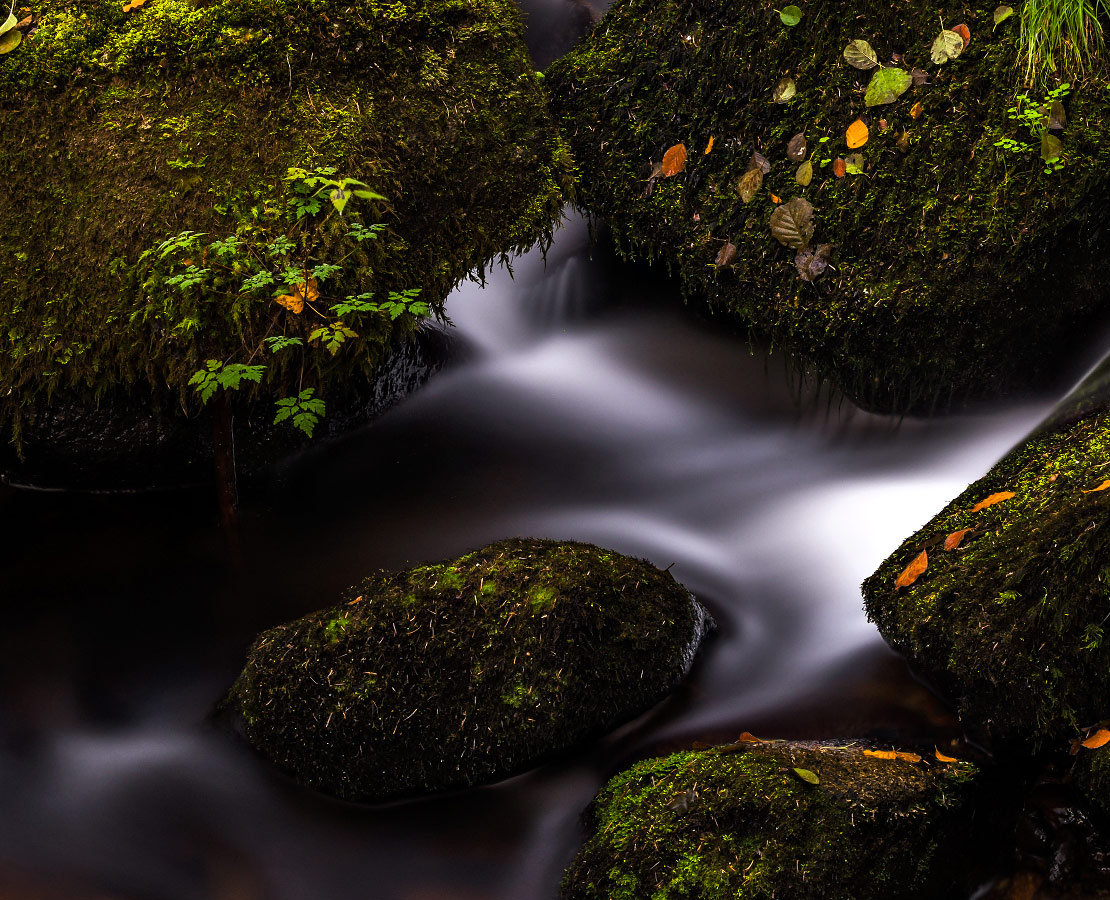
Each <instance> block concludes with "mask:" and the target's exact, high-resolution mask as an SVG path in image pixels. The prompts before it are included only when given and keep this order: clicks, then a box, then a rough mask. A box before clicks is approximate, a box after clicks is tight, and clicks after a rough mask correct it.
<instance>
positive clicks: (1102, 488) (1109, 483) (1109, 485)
mask: <svg viewBox="0 0 1110 900" xmlns="http://www.w3.org/2000/svg"><path fill="white" fill-rule="evenodd" d="M1108 488H1110V478H1107V479H1106V481H1104V482H1103V483H1102V484H1100V485H1099V486H1098V487H1097V488H1091V489H1090V490H1089V491H1084V492H1083V493H1084V494H1094V493H1096V492H1097V491H1105V490H1106V489H1108Z"/></svg>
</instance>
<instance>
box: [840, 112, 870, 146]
mask: <svg viewBox="0 0 1110 900" xmlns="http://www.w3.org/2000/svg"><path fill="white" fill-rule="evenodd" d="M846 136H847V138H848V149H849V150H856V149H858V148H859V147H862V146H863V145H864V144H866V143H867V139H868V138H869V137H871V132H870V131H869V130H868V128H867V123H866V122H864V121H863V119H856V121H854V122H853V123H852V124H851V125H849V126H848V133H847V135H846Z"/></svg>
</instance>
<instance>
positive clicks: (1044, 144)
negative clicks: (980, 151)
mask: <svg viewBox="0 0 1110 900" xmlns="http://www.w3.org/2000/svg"><path fill="white" fill-rule="evenodd" d="M1070 92H1071V85H1070V84H1068V83H1064V84H1061V85H1059V86H1058V87H1055V88H1053V89H1052V90H1051V91H1048V92H1047V93H1046V94H1045V96H1044V99H1043V100H1041V101H1037V100H1035V99H1034V98H1033V97H1031V96H1030V95H1029V94H1025V93H1021V94H1018V95H1017V97H1016V98H1015V102H1014V105H1013V106H1011V107H1010V108H1009V109H1008V110H1006V115H1007V117H1008V118H1009V119H1010V121H1012V122H1014V123H1016V124H1017V126H1018V127H1019V128H1021V129H1024V130H1025V131H1026V132H1027V133H1028V135H1029V138H1030V140H1028V141H1026V140H1020V139H1018V138H1013V137H1008V136H1006V135H1003V136H1000V137H999V139H998V140H997V141H995V142H994V146H996V147H998V148H999V149H1000V150H1005V151H1007V152H1009V153H1018V154H1026V153H1032V152H1034V151H1039V153H1040V157H1041V161H1042V162H1043V163H1044V174H1046V175H1051V174H1053V173H1055V172H1059V171H1060V170H1062V169H1063V168H1064V158H1063V153H1064V145H1063V143H1062V142H1061V141H1060V139H1059V138H1058V137H1056V135H1054V134H1053V133H1052V132H1053V131H1063V129H1064V126H1065V125H1066V124H1067V114H1066V113H1065V111H1064V103H1063V101H1064V98H1065V97H1067V95H1068V94H1069V93H1070Z"/></svg>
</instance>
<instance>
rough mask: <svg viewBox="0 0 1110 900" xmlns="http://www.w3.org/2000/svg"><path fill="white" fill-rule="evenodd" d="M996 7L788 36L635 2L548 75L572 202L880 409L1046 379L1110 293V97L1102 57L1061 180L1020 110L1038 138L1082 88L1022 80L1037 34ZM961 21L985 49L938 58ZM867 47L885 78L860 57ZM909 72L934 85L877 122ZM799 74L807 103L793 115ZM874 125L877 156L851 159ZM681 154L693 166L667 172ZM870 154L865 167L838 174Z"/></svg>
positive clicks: (934, 6)
mask: <svg viewBox="0 0 1110 900" xmlns="http://www.w3.org/2000/svg"><path fill="white" fill-rule="evenodd" d="M995 5H996V4H993V3H991V4H972V5H967V4H951V3H936V2H931V0H930V2H921V3H891V2H887V0H861V2H859V3H856V4H855V5H853V6H852V7H851V8H850V9H849V8H847V7H845V5H844V4H843V3H840V2H836V0H814V2H810V3H807V4H805V9H804V15H803V17H802V19H801V22H800V23H799V24H798V25H796V26H795V27H792V28H791V27H786V26H785V25H784V24H783V22H782V20H781V19H780V17H779V15H778V14H777V13H776V12H775V11H774V10H773V9H772V8H771V7H770V6H769V5H768V4H766V3H762V2H760V3H757V2H753V0H727V2H726V0H662V2H657V0H620V2H618V3H616V4H615V5H614V6H613V7H612V8H611V9H610V11H609V13H608V14H607V15H606V17H605V18H604V19H603V20H602V21H601V23H600V24H599V25H598V26H597V27H596V28H595V29H594V30H593V32H592V33H591V34H590V35H589V36H588V37H587V38H586V39H585V40H584V41H583V42H582V44H581V45H580V46H579V47H578V48H577V49H576V50H574V51H573V52H572V53H570V54H569V55H567V56H566V57H564V58H563V59H561V60H558V61H557V62H555V63H554V64H553V65H552V66H551V67H550V68H549V69H548V70H547V73H546V74H547V84H548V86H549V87H550V89H551V91H552V98H553V99H552V105H553V109H554V110H555V113H556V116H557V118H559V119H560V121H561V123H562V126H563V129H564V132H565V134H566V137H567V140H568V141H569V142H570V145H571V150H572V153H573V155H574V159H575V166H576V178H577V194H576V202H577V203H578V204H580V205H581V206H583V207H584V208H586V209H587V210H589V211H590V212H591V213H593V214H595V215H597V216H600V217H602V218H604V219H605V220H606V221H607V222H608V223H609V224H610V225H611V227H612V230H613V233H614V235H615V238H616V240H617V242H618V245H619V246H620V247H621V248H622V250H623V252H624V253H626V254H628V255H630V256H636V257H639V258H646V259H649V260H660V261H662V262H664V263H666V264H667V266H668V267H670V268H672V269H673V270H675V271H677V272H678V273H679V274H680V275H681V277H682V279H683V281H684V285H685V287H686V289H687V290H688V291H689V292H690V293H691V294H692V295H694V296H697V297H698V298H699V302H700V303H702V304H705V305H708V307H709V308H710V309H711V310H713V311H715V312H719V313H721V314H722V315H723V317H724V318H725V320H726V321H728V322H738V323H746V325H747V326H748V327H749V328H750V329H751V331H752V333H753V334H754V335H755V336H758V337H760V338H765V339H770V340H772V341H774V342H775V343H777V344H779V345H780V346H783V347H786V348H788V349H789V350H790V351H791V352H792V353H794V354H795V355H796V356H797V357H798V358H800V359H801V360H802V361H804V363H805V364H806V365H807V366H811V367H814V368H816V370H817V371H818V373H820V374H821V375H823V376H825V377H827V378H829V379H830V380H831V381H832V382H834V383H835V384H836V385H837V386H839V387H840V388H842V389H843V390H844V391H845V392H846V393H847V394H848V395H849V396H850V397H852V398H853V399H855V400H856V401H857V402H859V403H861V404H862V405H864V406H865V407H868V408H872V409H879V410H885V411H896V412H908V411H929V410H932V409H936V408H943V407H946V406H948V405H951V404H954V403H959V402H960V401H963V400H967V399H968V398H971V397H975V396H998V395H1001V394H1002V393H1004V392H1005V391H1007V390H1009V389H1012V388H1014V387H1016V386H1019V385H1026V384H1033V383H1035V380H1036V379H1037V378H1039V377H1041V376H1043V375H1044V374H1045V372H1047V371H1050V370H1051V369H1052V368H1053V367H1054V366H1055V365H1056V363H1057V362H1058V360H1059V359H1061V358H1064V357H1066V355H1067V353H1066V351H1067V349H1068V348H1067V347H1065V346H1064V338H1065V336H1067V335H1072V334H1074V333H1075V332H1076V331H1077V330H1078V327H1079V324H1080V323H1081V322H1083V321H1086V320H1087V318H1088V317H1090V316H1093V315H1095V314H1096V313H1097V311H1098V307H1099V305H1100V302H1101V300H1102V299H1103V297H1104V296H1105V291H1106V288H1105V277H1104V272H1103V267H1104V263H1103V260H1104V259H1105V254H1106V247H1107V244H1106V239H1105V234H1106V233H1107V231H1106V225H1107V221H1106V220H1107V215H1108V210H1110V205H1108V204H1107V194H1108V184H1110V182H1108V179H1110V142H1107V141H1106V140H1105V134H1106V130H1107V125H1108V114H1110V94H1108V93H1107V91H1106V88H1105V84H1106V63H1105V62H1104V61H1103V62H1099V63H1098V64H1097V66H1096V70H1095V71H1093V72H1091V73H1090V74H1089V75H1087V76H1084V77H1082V78H1078V79H1072V80H1071V81H1070V83H1069V84H1068V86H1067V89H1066V91H1063V90H1061V91H1060V92H1059V93H1058V94H1057V96H1058V97H1061V98H1062V101H1061V102H1062V105H1063V108H1064V109H1065V111H1066V126H1065V127H1064V129H1063V130H1062V131H1053V132H1052V133H1051V134H1052V135H1053V136H1055V135H1058V136H1059V140H1060V141H1061V142H1062V145H1063V148H1064V149H1063V167H1062V168H1059V169H1058V170H1055V167H1054V166H1051V165H1050V166H1047V168H1049V169H1052V170H1053V171H1050V172H1048V173H1046V172H1045V169H1046V164H1045V163H1044V162H1043V161H1042V159H1041V155H1040V152H1039V151H1040V137H1039V136H1037V135H1035V134H1034V133H1033V130H1031V129H1030V127H1028V126H1027V125H1026V124H1023V123H1022V122H1020V121H1018V118H1017V117H1018V116H1020V114H1021V112H1022V111H1025V112H1032V113H1033V119H1032V120H1031V121H1033V124H1034V126H1035V129H1036V130H1037V131H1038V132H1039V131H1040V129H1041V126H1042V125H1045V124H1048V117H1047V116H1045V117H1044V118H1038V116H1037V115H1036V110H1038V109H1040V107H1041V104H1044V103H1046V101H1051V100H1052V96H1051V95H1050V92H1051V91H1052V90H1054V89H1056V88H1061V87H1062V85H1060V81H1062V80H1063V79H1056V80H1054V81H1052V82H1051V83H1049V84H1044V85H1038V86H1036V87H1033V88H1029V87H1024V86H1023V85H1022V82H1021V79H1020V77H1019V75H1018V64H1019V55H1020V50H1019V48H1018V46H1017V35H1018V32H1019V29H1020V23H1019V18H1018V17H1017V16H1013V17H1010V18H1009V19H1007V20H1005V21H1003V22H1001V23H999V25H998V27H997V28H995V27H994V23H993V10H994V7H995ZM942 21H943V22H944V23H950V24H955V23H966V24H967V25H968V27H969V29H970V34H971V43H970V45H969V46H967V48H966V49H965V50H963V52H962V53H961V55H960V56H959V57H958V58H957V59H955V60H951V61H949V62H946V63H944V64H943V65H937V64H935V63H933V62H932V60H931V54H930V51H931V47H932V44H933V42H934V39H935V38H937V37H938V36H939V34H940V29H941V24H940V23H941V22H942ZM856 40H865V41H867V42H868V43H869V44H870V45H871V47H872V48H873V50H874V53H875V54H876V56H877V58H878V60H879V62H880V63H881V64H882V66H883V67H885V68H881V69H880V68H874V69H872V70H870V71H864V70H860V69H857V68H854V67H853V66H851V65H849V64H848V62H847V61H846V60H845V58H844V51H845V49H846V48H847V47H848V46H849V43H850V42H852V41H856ZM899 69H900V70H901V72H902V73H903V77H904V78H905V79H906V80H907V81H913V82H916V83H913V84H910V86H909V87H908V89H907V90H906V91H905V93H904V94H902V95H901V96H900V97H898V98H897V99H896V100H895V101H894V102H893V103H889V104H885V105H877V106H872V107H868V106H867V105H866V101H865V97H866V88H867V86H868V85H869V84H870V82H871V80H872V79H873V78H877V77H886V76H888V75H889V73H894V72H897V71H898V70H899ZM914 70H918V74H916V76H914V75H911V73H912V72H914ZM785 79H790V81H791V83H792V87H793V89H794V90H795V91H796V93H795V94H794V95H793V96H792V97H790V98H789V99H788V100H785V102H775V97H776V96H779V97H780V99H785V95H783V94H782V92H778V93H777V92H776V88H778V87H779V86H780V85H782V84H784V83H785ZM787 93H789V92H787ZM1023 96H1024V99H1022V97H1023ZM1049 105H1051V103H1050V102H1049ZM857 119H862V121H863V123H864V124H865V125H866V126H867V140H866V143H865V144H863V145H862V146H860V147H858V148H855V149H853V148H850V147H849V146H848V131H849V129H850V128H851V126H852V125H853V123H854V122H855V121H856V120H857ZM796 135H803V136H804V145H805V146H804V148H803V147H802V146H800V144H798V143H794V144H793V146H792V139H793V138H794V137H795V136H796ZM861 135H862V131H861V130H860V128H859V126H857V127H856V129H854V131H853V137H855V138H856V142H858V140H859V139H860V136H861ZM1007 140H1008V141H1011V142H1013V143H1012V145H1007V146H1002V143H1003V142H1004V141H1007ZM678 145H683V146H684V147H685V151H686V155H685V165H684V168H682V169H681V170H680V171H678V172H677V173H674V174H668V173H670V172H671V171H672V170H671V169H670V168H669V167H668V168H666V169H662V168H661V164H662V162H663V158H664V155H665V153H666V152H667V151H668V149H670V148H672V147H675V146H678ZM1009 146H1014V147H1016V148H1017V149H1008V147H1009ZM755 152H758V153H760V154H762V156H763V157H765V159H766V162H767V164H768V166H769V168H768V170H767V172H766V174H763V173H762V168H763V167H762V166H758V165H756V166H753V153H755ZM855 153H858V154H861V155H862V160H861V161H859V166H857V169H858V168H860V167H861V168H862V172H861V174H853V173H852V170H851V168H850V167H848V168H849V171H848V172H847V174H846V175H844V177H836V174H835V171H836V170H837V168H838V166H837V160H842V159H844V158H845V157H848V156H849V155H850V154H855ZM758 162H759V161H758V160H755V163H758ZM803 166H805V167H807V168H809V169H811V179H812V180H810V181H809V182H808V184H807V186H803V185H802V184H801V183H799V175H801V180H803V181H804V180H805V173H800V172H799V170H800V169H802V167H803ZM752 168H755V169H756V174H755V175H752V176H749V177H747V178H745V175H746V173H748V172H749V171H751V170H752ZM776 198H777V199H776ZM795 198H801V199H804V200H805V201H807V202H808V203H810V204H811V205H812V207H813V211H814V212H813V227H814V230H813V234H812V239H811V243H810V247H809V249H810V250H811V251H814V253H815V254H816V256H814V257H811V258H809V259H808V261H807V260H805V259H802V260H798V261H797V262H798V263H799V264H801V266H802V268H805V269H806V275H807V277H808V276H813V275H816V276H817V277H816V278H815V279H814V280H812V281H808V282H807V281H804V280H802V278H801V276H800V274H799V267H798V265H796V260H795V256H796V253H797V250H796V249H795V247H792V246H784V245H783V244H780V243H779V241H778V240H776V239H775V237H773V236H772V229H771V224H772V222H771V219H772V216H773V215H779V216H782V215H785V214H784V213H783V212H781V211H782V210H783V209H784V208H785V207H788V206H789V205H790V203H791V201H792V200H794V199H795ZM746 199H747V202H745V200H746ZM778 200H781V201H782V203H781V204H780V203H778V202H777V201H778ZM776 210H778V211H779V212H778V213H776ZM803 231H804V229H803ZM826 245H827V246H826ZM823 264H824V265H825V266H826V268H824V270H823V271H820V272H818V270H819V269H821V266H822V265H823Z"/></svg>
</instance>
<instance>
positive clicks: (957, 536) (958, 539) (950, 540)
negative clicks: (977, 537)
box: [944, 528, 971, 550]
mask: <svg viewBox="0 0 1110 900" xmlns="http://www.w3.org/2000/svg"><path fill="white" fill-rule="evenodd" d="M970 533H971V529H970V528H961V529H960V530H959V531H953V532H952V533H951V534H950V535H948V537H946V538H945V539H944V549H945V550H955V549H956V548H957V547H959V546H960V544H961V543H962V542H963V539H964V538H965V537H967V536H968V534H970Z"/></svg>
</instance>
